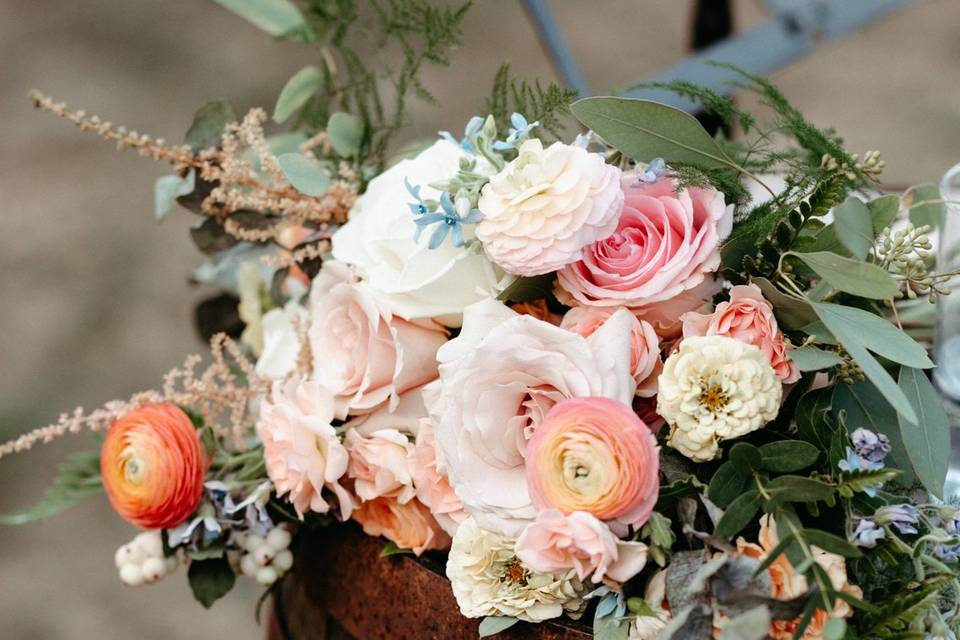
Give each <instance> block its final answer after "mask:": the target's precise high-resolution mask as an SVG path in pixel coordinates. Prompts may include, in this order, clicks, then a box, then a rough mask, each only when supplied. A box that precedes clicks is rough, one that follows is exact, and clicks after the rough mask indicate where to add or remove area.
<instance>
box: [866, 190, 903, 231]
mask: <svg viewBox="0 0 960 640" xmlns="http://www.w3.org/2000/svg"><path fill="white" fill-rule="evenodd" d="M867 208H868V209H870V220H871V222H872V224H873V237H874V238H876V237H877V236H879V235H880V232H881V231H883V230H884V229H886V228H887V227H889V226H890V225H891V224H893V221H894V220H896V218H897V214H898V213H900V198H898V197H897V196H893V195H888V196H880V197H879V198H874V199H873V200H871V201H870V202H868V203H867Z"/></svg>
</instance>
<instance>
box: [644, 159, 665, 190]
mask: <svg viewBox="0 0 960 640" xmlns="http://www.w3.org/2000/svg"><path fill="white" fill-rule="evenodd" d="M666 172H667V165H666V163H665V162H664V161H663V158H654V159H653V160H651V161H650V164H648V165H647V166H646V168H644V169H637V181H638V182H640V183H642V184H650V183H653V182H656V181H657V180H659V179H660V177H661V176H663V174H665V173H666Z"/></svg>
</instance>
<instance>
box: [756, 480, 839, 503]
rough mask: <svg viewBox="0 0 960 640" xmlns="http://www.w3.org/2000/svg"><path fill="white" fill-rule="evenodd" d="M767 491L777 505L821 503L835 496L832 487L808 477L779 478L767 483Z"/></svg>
mask: <svg viewBox="0 0 960 640" xmlns="http://www.w3.org/2000/svg"><path fill="white" fill-rule="evenodd" d="M766 491H767V493H768V494H770V495H771V496H772V497H773V501H774V502H777V503H780V502H819V501H821V500H827V499H828V498H830V496H832V495H833V487H832V486H830V485H829V484H826V483H824V482H821V481H820V480H816V479H814V478H807V477H806V476H778V477H776V478H774V479H773V480H771V481H770V482H768V483H767V486H766Z"/></svg>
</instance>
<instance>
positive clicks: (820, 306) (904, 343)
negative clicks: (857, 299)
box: [812, 302, 933, 369]
mask: <svg viewBox="0 0 960 640" xmlns="http://www.w3.org/2000/svg"><path fill="white" fill-rule="evenodd" d="M812 306H813V309H814V311H816V312H817V315H819V316H820V319H821V320H823V323H824V325H826V327H827V329H829V330H830V333H832V334H833V336H834V337H835V338H836V339H837V340H838V341H839V342H840V343H841V344H843V345H844V347H846V346H847V345H846V342H847V341H849V339H850V338H851V337H854V338H856V341H857V342H860V343H861V344H863V345H864V346H865V347H866V348H868V349H870V351H873V352H874V353H876V354H878V355H881V356H883V357H884V358H886V359H887V360H892V361H893V362H899V363H900V364H905V365H907V366H908V367H916V368H918V369H929V368H931V367H933V362H932V361H931V360H930V357H929V356H928V355H927V350H926V349H924V348H923V346H922V345H921V344H920V343H918V342H917V341H916V340H914V339H913V338H911V337H910V336H908V335H907V334H905V333H904V332H902V331H900V329H898V328H897V327H895V326H893V325H892V324H891V323H890V322H888V321H887V320H886V319H884V318H881V317H880V316H878V315H876V314H873V313H870V312H869V311H864V310H863V309H857V308H856V307H847V306H843V305H838V304H831V303H826V302H814V303H812Z"/></svg>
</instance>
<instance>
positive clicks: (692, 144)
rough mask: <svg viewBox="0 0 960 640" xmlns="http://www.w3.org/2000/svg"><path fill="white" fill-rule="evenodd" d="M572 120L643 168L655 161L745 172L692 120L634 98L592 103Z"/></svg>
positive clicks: (576, 110)
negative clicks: (634, 160)
mask: <svg viewBox="0 0 960 640" xmlns="http://www.w3.org/2000/svg"><path fill="white" fill-rule="evenodd" d="M570 110H571V111H572V112H573V115H574V116H576V118H577V119H578V120H579V121H580V122H582V123H583V124H584V125H585V126H587V127H588V128H589V129H592V130H593V131H594V133H596V134H597V135H599V136H600V137H601V138H603V139H604V140H605V141H606V142H607V143H608V144H610V145H611V146H613V147H616V148H617V149H619V150H620V151H622V152H623V153H624V154H626V155H628V156H630V157H632V158H634V159H636V160H641V161H643V162H649V161H650V160H653V159H654V158H656V157H658V156H659V157H661V158H663V159H664V160H665V161H666V162H667V164H670V163H671V162H682V163H685V164H692V165H695V166H698V167H702V168H704V169H724V168H726V169H735V170H737V171H739V170H740V167H739V166H738V165H737V164H736V163H735V162H734V161H733V160H731V159H730V158H729V157H728V156H727V154H726V153H724V152H723V150H722V149H721V148H720V146H719V145H718V144H717V142H716V140H714V139H713V137H711V136H710V134H709V133H707V131H706V129H704V128H703V126H702V125H701V124H700V123H699V122H698V121H697V119H696V118H694V117H693V116H691V115H690V114H688V113H686V112H684V111H681V110H680V109H676V108H674V107H670V106H667V105H665V104H661V103H659V102H653V101H652V100H639V99H635V98H612V97H593V98H583V99H581V100H577V101H576V102H574V103H573V104H572V105H570Z"/></svg>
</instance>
